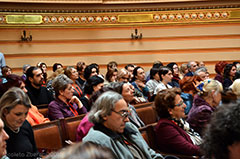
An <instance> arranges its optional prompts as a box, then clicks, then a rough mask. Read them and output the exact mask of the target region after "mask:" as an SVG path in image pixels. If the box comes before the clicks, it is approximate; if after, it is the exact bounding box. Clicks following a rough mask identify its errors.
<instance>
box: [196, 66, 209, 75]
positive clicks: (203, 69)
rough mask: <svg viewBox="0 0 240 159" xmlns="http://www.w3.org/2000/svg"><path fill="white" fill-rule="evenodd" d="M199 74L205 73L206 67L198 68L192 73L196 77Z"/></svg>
mask: <svg viewBox="0 0 240 159" xmlns="http://www.w3.org/2000/svg"><path fill="white" fill-rule="evenodd" d="M200 72H205V73H207V68H206V67H198V68H197V69H196V71H195V72H194V74H195V75H197V76H198V74H199V73H200Z"/></svg>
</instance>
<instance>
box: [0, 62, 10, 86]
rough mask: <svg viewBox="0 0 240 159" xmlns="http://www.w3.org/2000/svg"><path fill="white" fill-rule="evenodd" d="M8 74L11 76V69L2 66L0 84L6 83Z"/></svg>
mask: <svg viewBox="0 0 240 159" xmlns="http://www.w3.org/2000/svg"><path fill="white" fill-rule="evenodd" d="M10 74H12V69H11V68H10V67H9V66H3V67H2V76H1V77H0V78H1V81H2V82H1V83H6V82H7V80H6V77H7V76H8V75H10ZM1 83H0V84H1Z"/></svg>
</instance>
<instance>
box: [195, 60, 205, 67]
mask: <svg viewBox="0 0 240 159" xmlns="http://www.w3.org/2000/svg"><path fill="white" fill-rule="evenodd" d="M196 63H197V65H198V67H205V63H204V62H203V61H196Z"/></svg>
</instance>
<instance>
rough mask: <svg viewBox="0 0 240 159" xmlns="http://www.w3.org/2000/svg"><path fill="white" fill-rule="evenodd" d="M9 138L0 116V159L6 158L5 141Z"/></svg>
mask: <svg viewBox="0 0 240 159" xmlns="http://www.w3.org/2000/svg"><path fill="white" fill-rule="evenodd" d="M8 139H9V136H8V134H7V133H6V131H5V130H4V123H3V121H2V119H1V118H0V158H1V159H7V158H6V157H5V155H6V154H7V150H6V144H7V143H6V141H7V140H8Z"/></svg>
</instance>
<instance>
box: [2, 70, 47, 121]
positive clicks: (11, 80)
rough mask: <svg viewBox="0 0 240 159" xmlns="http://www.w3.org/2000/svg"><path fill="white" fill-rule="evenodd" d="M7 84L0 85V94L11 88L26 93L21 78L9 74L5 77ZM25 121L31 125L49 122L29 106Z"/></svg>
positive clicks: (36, 109)
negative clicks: (16, 88)
mask: <svg viewBox="0 0 240 159" xmlns="http://www.w3.org/2000/svg"><path fill="white" fill-rule="evenodd" d="M6 79H7V83H5V84H4V85H2V88H1V90H2V93H5V92H6V91H7V90H8V89H10V88H12V87H18V88H20V89H21V90H23V91H24V92H25V93H27V89H26V88H25V84H24V82H23V80H22V78H21V77H20V76H18V75H15V74H11V75H8V76H7V78H6ZM26 120H27V121H28V122H29V123H30V124H31V125H36V124H41V123H45V122H49V119H48V118H45V117H44V116H43V115H42V114H41V113H40V112H39V111H38V108H37V107H36V106H34V105H32V104H31V108H29V110H28V115H27V118H26Z"/></svg>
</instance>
